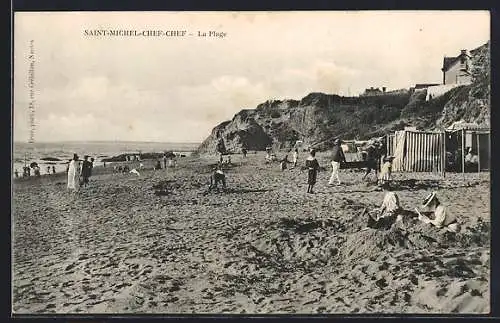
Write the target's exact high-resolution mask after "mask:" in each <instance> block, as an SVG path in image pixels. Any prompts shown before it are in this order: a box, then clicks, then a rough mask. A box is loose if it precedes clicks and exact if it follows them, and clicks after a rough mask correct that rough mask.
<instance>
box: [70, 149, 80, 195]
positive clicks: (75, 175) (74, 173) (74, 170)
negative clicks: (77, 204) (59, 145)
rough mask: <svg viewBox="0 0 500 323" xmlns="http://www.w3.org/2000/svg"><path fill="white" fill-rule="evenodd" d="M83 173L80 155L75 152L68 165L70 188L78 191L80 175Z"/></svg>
mask: <svg viewBox="0 0 500 323" xmlns="http://www.w3.org/2000/svg"><path fill="white" fill-rule="evenodd" d="M80 173H81V165H80V162H79V161H78V155H77V154H74V155H73V159H72V160H71V162H70V163H69V165H68V189H71V190H74V191H77V190H78V189H79V186H80V185H79V184H80V183H79V176H80Z"/></svg>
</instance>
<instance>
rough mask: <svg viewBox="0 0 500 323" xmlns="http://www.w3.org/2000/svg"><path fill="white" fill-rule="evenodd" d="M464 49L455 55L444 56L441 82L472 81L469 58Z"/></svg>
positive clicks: (467, 82) (459, 82)
mask: <svg viewBox="0 0 500 323" xmlns="http://www.w3.org/2000/svg"><path fill="white" fill-rule="evenodd" d="M470 58H471V57H470V55H469V54H467V50H466V49H462V50H461V51H460V55H458V56H457V57H446V56H445V57H444V59H443V68H442V69H441V71H443V84H444V85H448V84H469V83H471V82H472V75H471V67H472V66H471V60H470Z"/></svg>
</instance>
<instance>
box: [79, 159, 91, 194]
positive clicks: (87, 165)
mask: <svg viewBox="0 0 500 323" xmlns="http://www.w3.org/2000/svg"><path fill="white" fill-rule="evenodd" d="M91 174H92V163H91V162H89V156H87V155H85V156H83V163H82V170H81V175H82V185H83V187H87V185H88V184H89V178H90V175H91Z"/></svg>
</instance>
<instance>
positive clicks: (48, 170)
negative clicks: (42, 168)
mask: <svg viewBox="0 0 500 323" xmlns="http://www.w3.org/2000/svg"><path fill="white" fill-rule="evenodd" d="M47 175H50V166H47Z"/></svg>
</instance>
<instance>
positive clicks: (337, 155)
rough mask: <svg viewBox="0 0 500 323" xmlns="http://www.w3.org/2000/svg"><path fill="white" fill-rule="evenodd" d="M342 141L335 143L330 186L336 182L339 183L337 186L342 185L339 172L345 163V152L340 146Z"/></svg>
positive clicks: (336, 140) (338, 140)
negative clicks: (341, 165) (341, 164)
mask: <svg viewBox="0 0 500 323" xmlns="http://www.w3.org/2000/svg"><path fill="white" fill-rule="evenodd" d="M340 144H341V142H340V139H335V141H334V142H333V150H332V176H330V180H329V181H328V184H329V185H333V184H334V181H336V182H337V185H340V184H341V182H340V178H339V170H340V163H341V162H344V163H345V156H344V151H343V150H342V146H341V145H340Z"/></svg>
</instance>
